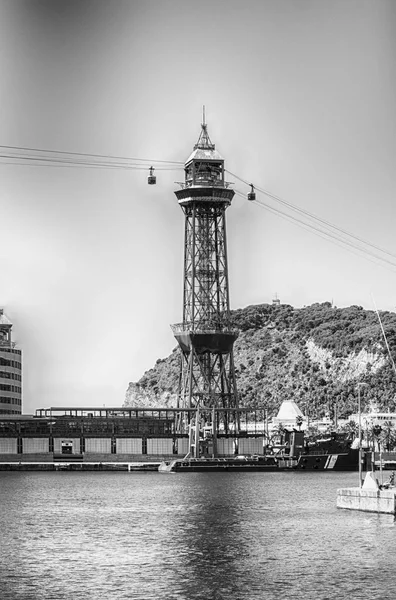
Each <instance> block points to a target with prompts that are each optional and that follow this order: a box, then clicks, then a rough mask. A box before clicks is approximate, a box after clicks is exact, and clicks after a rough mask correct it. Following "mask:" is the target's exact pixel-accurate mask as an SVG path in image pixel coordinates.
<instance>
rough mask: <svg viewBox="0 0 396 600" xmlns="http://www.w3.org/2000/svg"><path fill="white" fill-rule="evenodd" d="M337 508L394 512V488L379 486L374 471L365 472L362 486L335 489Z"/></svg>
mask: <svg viewBox="0 0 396 600" xmlns="http://www.w3.org/2000/svg"><path fill="white" fill-rule="evenodd" d="M337 508H345V509H348V510H361V511H364V512H373V513H385V514H390V515H394V514H396V488H394V487H387V488H385V486H380V485H379V484H378V481H377V480H376V478H375V474H374V473H371V472H369V473H367V474H366V478H365V480H364V484H363V487H361V488H360V487H352V488H340V489H338V490H337Z"/></svg>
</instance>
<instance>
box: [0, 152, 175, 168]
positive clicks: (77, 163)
mask: <svg viewBox="0 0 396 600" xmlns="http://www.w3.org/2000/svg"><path fill="white" fill-rule="evenodd" d="M0 158H2V159H5V161H2V164H19V165H23V164H26V162H33V163H39V165H40V166H55V167H56V166H70V167H95V168H113V169H117V168H118V169H127V170H128V169H132V170H142V171H145V170H147V168H148V167H147V166H145V165H142V164H127V163H111V162H109V163H108V162H88V161H83V160H73V159H66V158H48V157H40V156H23V155H18V154H0ZM7 159H12V160H14V161H15V160H18V161H25V163H22V162H20V163H15V162H14V163H11V162H9V161H8V160H7ZM42 163H45V164H42ZM48 163H49V164H48ZM0 164H1V162H0ZM154 164H155V163H154ZM156 169H158V170H160V171H176V170H177V171H178V170H179V169H180V167H167V166H159V167H156Z"/></svg>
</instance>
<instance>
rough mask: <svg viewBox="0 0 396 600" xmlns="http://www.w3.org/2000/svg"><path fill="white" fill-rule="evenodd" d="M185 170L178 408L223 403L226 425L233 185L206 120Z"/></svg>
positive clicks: (230, 399) (233, 404) (230, 396)
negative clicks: (228, 224) (227, 214)
mask: <svg viewBox="0 0 396 600" xmlns="http://www.w3.org/2000/svg"><path fill="white" fill-rule="evenodd" d="M184 172H185V180H184V182H182V183H180V186H181V189H180V190H178V191H176V192H175V194H176V197H177V200H178V202H179V205H180V207H181V209H182V210H183V212H184V215H185V239H184V288H183V322H182V323H179V324H176V325H173V326H172V330H173V333H174V336H175V338H176V340H177V341H178V344H179V346H180V349H181V357H182V358H181V376H180V390H179V402H180V408H182V407H185V408H196V409H197V410H198V411H199V412H200V413H201V414H202V412H205V411H206V412H207V413H210V411H211V409H215V408H216V409H223V410H224V414H225V415H227V416H226V417H225V421H226V423H225V428H227V424H228V423H229V421H230V420H234V417H233V416H232V413H233V410H234V411H235V410H236V409H238V396H237V389H236V381H235V369H234V358H233V345H234V342H235V340H236V338H237V337H238V331H237V330H236V329H234V328H233V327H232V326H231V323H230V297H229V284H228V264H227V237H226V219H225V211H226V209H227V208H228V207H229V206H230V204H231V201H232V198H233V196H234V191H233V190H232V189H230V188H229V184H228V183H227V182H226V181H225V180H224V160H223V158H222V157H221V156H220V154H219V153H218V152H217V150H216V148H215V145H214V144H213V143H212V142H211V140H210V137H209V134H208V130H207V125H206V123H205V122H203V123H202V125H201V132H200V136H199V139H198V141H197V143H196V144H195V146H194V149H193V152H192V153H191V155H190V156H189V157H188V159H187V161H186V162H185V167H184ZM208 409H209V410H208ZM213 415H214V411H213Z"/></svg>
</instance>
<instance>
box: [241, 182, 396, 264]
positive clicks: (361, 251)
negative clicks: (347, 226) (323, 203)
mask: <svg viewBox="0 0 396 600" xmlns="http://www.w3.org/2000/svg"><path fill="white" fill-rule="evenodd" d="M235 191H236V193H237V195H238V196H241V197H242V198H246V194H243V193H242V192H240V191H239V190H235ZM254 204H257V205H258V206H260V207H261V208H264V209H265V210H268V211H269V212H271V213H273V214H275V215H276V216H280V217H281V218H284V219H286V220H288V221H289V222H291V223H294V224H296V225H298V226H299V227H302V228H303V229H305V230H306V231H310V232H311V233H313V234H314V235H317V236H318V237H321V238H322V239H325V240H327V241H330V242H332V243H333V244H335V245H337V246H339V247H341V248H344V249H345V250H348V251H349V252H351V253H352V254H355V255H356V256H360V257H361V258H365V259H366V260H369V261H370V262H372V263H374V264H376V265H380V266H382V267H384V268H387V269H388V270H390V271H393V272H396V264H395V263H393V262H392V261H391V260H388V259H386V258H383V257H381V256H378V255H377V254H374V253H373V252H370V251H369V250H367V249H365V248H362V247H361V246H358V245H357V244H354V243H353V242H351V241H349V240H347V239H345V238H344V237H341V236H337V235H335V234H333V233H332V232H329V231H325V230H323V229H320V228H319V227H315V226H314V225H312V224H310V223H307V222H305V221H302V220H301V219H298V218H296V217H294V216H293V215H290V214H288V213H285V212H283V211H281V210H279V209H277V208H275V207H273V206H270V205H269V204H266V203H265V202H262V201H258V200H256V201H254ZM345 246H346V247H345ZM374 259H376V260H374ZM378 261H380V262H378ZM384 263H385V264H384ZM392 267H393V268H392Z"/></svg>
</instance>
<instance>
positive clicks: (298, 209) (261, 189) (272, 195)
mask: <svg viewBox="0 0 396 600" xmlns="http://www.w3.org/2000/svg"><path fill="white" fill-rule="evenodd" d="M227 173H229V175H231V176H232V177H235V178H236V179H239V181H241V182H242V183H245V184H246V185H248V186H251V185H252V184H251V183H249V182H247V181H246V180H244V179H242V178H241V177H239V176H238V175H236V174H235V173H231V171H227ZM254 189H255V190H257V191H259V192H261V193H262V194H264V195H266V196H268V197H269V198H272V199H273V200H275V201H276V202H280V203H281V204H283V205H285V206H287V207H288V208H290V209H291V210H294V211H296V212H297V213H301V214H304V215H305V216H307V217H309V218H310V219H312V220H313V221H318V222H319V223H322V225H325V226H326V227H329V228H331V229H334V230H336V231H339V232H340V233H343V234H345V235H347V236H348V237H351V238H354V239H355V240H357V241H359V242H362V243H363V244H365V245H367V246H371V247H372V248H374V249H375V250H379V251H380V252H383V253H384V254H388V256H391V257H392V258H394V259H396V255H395V254H392V253H391V252H389V251H388V250H385V249H384V248H381V247H380V246H376V245H375V244H372V243H371V242H367V241H366V240H364V239H363V238H360V237H359V236H356V235H354V234H353V233H350V232H349V231H346V230H345V229H342V228H341V227H338V226H337V225H333V224H332V223H330V221H326V220H325V219H322V218H321V217H317V216H316V215H314V214H313V213H311V212H309V211H307V210H305V209H303V208H299V207H298V206H296V205H295V204H292V203H291V202H287V201H286V200H283V199H282V198H280V197H279V196H276V195H275V194H272V193H271V192H268V191H267V190H264V189H263V188H260V187H259V186H257V185H254Z"/></svg>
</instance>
